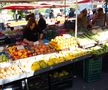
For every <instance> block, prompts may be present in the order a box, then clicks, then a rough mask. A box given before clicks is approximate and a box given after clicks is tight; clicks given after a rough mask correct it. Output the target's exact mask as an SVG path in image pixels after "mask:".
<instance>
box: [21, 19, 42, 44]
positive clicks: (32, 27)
mask: <svg viewBox="0 0 108 90" xmlns="http://www.w3.org/2000/svg"><path fill="white" fill-rule="evenodd" d="M42 37H43V32H42V31H41V30H39V28H38V25H37V24H36V21H35V19H34V18H30V19H29V21H28V23H27V25H26V27H25V28H24V30H23V40H24V42H26V43H28V44H33V42H35V41H39V42H41V39H42Z"/></svg>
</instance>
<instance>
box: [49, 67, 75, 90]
mask: <svg viewBox="0 0 108 90" xmlns="http://www.w3.org/2000/svg"><path fill="white" fill-rule="evenodd" d="M49 79H50V82H49V84H50V90H60V89H61V90H64V89H66V88H67V87H72V84H73V74H72V69H71V68H64V67H63V68H59V69H56V70H54V71H51V72H50V74H49Z"/></svg>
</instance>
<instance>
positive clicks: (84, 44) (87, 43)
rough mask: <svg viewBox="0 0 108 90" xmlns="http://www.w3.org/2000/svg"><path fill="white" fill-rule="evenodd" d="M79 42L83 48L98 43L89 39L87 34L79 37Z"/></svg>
mask: <svg viewBox="0 0 108 90" xmlns="http://www.w3.org/2000/svg"><path fill="white" fill-rule="evenodd" d="M77 42H78V44H79V46H80V47H83V48H89V47H93V46H95V44H96V43H97V42H96V41H95V40H92V39H89V38H88V37H86V36H83V38H82V37H79V38H77Z"/></svg>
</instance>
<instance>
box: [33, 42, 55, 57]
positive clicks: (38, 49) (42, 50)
mask: <svg viewBox="0 0 108 90" xmlns="http://www.w3.org/2000/svg"><path fill="white" fill-rule="evenodd" d="M32 50H34V53H35V54H36V55H39V54H47V53H52V52H55V49H54V48H52V47H50V46H49V45H48V44H44V43H38V44H35V45H34V46H33V47H32Z"/></svg>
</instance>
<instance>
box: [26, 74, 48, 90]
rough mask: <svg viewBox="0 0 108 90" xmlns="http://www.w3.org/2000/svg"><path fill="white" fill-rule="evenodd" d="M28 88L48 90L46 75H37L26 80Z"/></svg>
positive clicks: (30, 89) (31, 89)
mask: <svg viewBox="0 0 108 90" xmlns="http://www.w3.org/2000/svg"><path fill="white" fill-rule="evenodd" d="M27 81H28V88H29V90H48V89H49V83H48V74H47V73H45V74H44V73H43V74H39V75H35V76H33V77H30V78H28V80H27Z"/></svg>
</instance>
